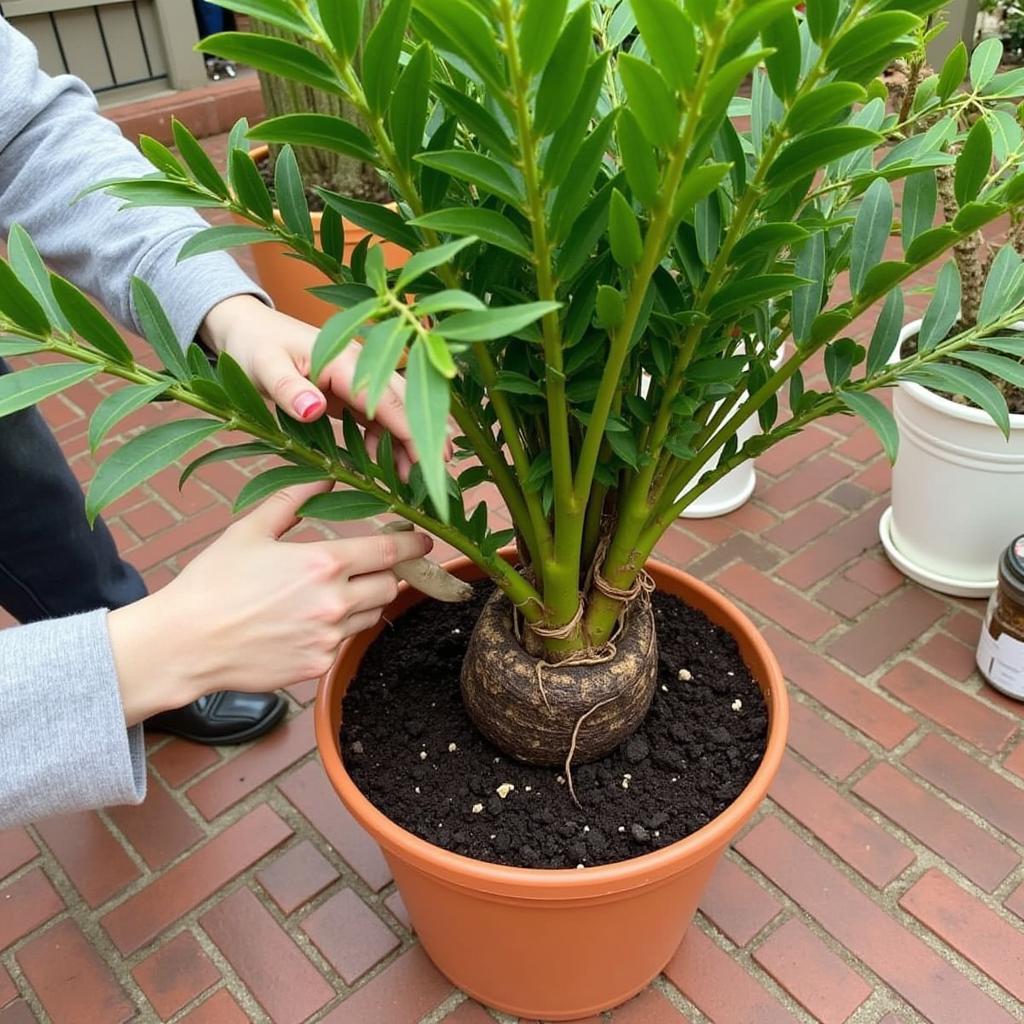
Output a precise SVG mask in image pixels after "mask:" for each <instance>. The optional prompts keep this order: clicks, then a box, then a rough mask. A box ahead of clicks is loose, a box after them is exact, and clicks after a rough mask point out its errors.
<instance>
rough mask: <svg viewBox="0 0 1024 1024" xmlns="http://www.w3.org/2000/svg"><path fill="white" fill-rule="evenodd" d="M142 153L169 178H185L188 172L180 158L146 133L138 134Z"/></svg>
mask: <svg viewBox="0 0 1024 1024" xmlns="http://www.w3.org/2000/svg"><path fill="white" fill-rule="evenodd" d="M139 149H140V150H142V155H143V156H144V157H145V158H146V159H147V160H148V161H149V162H150V163H151V164H152V165H153V166H154V167H155V168H156V169H157V170H158V171H163V172H164V174H166V175H168V177H171V178H187V177H188V172H187V171H186V170H185V167H184V165H183V164H182V163H181V161H180V160H178V158H177V157H176V156H175V155H174V154H173V153H172V152H171V151H170V150H169V149H168V148H167V147H166V146H165V145H164V144H163V143H162V142H157V140H156V139H154V138H151V137H150V136H148V135H140V136H139Z"/></svg>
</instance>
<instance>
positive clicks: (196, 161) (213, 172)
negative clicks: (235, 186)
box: [171, 117, 228, 199]
mask: <svg viewBox="0 0 1024 1024" xmlns="http://www.w3.org/2000/svg"><path fill="white" fill-rule="evenodd" d="M171 132H172V133H173V135H174V144H175V145H176V146H177V147H178V152H179V153H180V154H181V156H182V159H183V160H184V161H185V163H187V164H188V168H189V170H190V171H191V172H192V176H193V177H194V178H195V180H196V181H197V182H199V184H200V185H202V186H203V188H206V189H209V191H211V192H212V193H213V194H214V195H215V196H218V197H220V198H221V199H227V197H228V187H227V185H225V184H224V179H223V178H222V177H221V176H220V172H219V171H218V170H217V168H216V167H214V166H213V161H212V160H211V159H210V158H209V157H208V156H207V155H206V150H205V149H203V147H202V146H200V145H199V143H198V142H196V139H195V136H194V135H193V134H192V133H191V132H190V131H189V130H188V129H187V128H186V127H185V126H184V125H183V124H182V123H181V122H180V121H179V120H178V119H177V118H176V117H172V118H171Z"/></svg>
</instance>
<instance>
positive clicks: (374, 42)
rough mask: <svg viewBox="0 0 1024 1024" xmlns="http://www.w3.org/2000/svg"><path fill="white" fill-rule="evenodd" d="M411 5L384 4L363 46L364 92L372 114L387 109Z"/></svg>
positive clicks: (404, 0) (404, 1)
mask: <svg viewBox="0 0 1024 1024" xmlns="http://www.w3.org/2000/svg"><path fill="white" fill-rule="evenodd" d="M411 6H412V5H411V2H410V0H389V2H388V3H386V4H384V7H383V10H382V11H381V13H380V17H379V18H378V19H377V23H376V24H375V25H374V26H373V28H372V30H371V31H370V34H369V36H368V37H367V39H366V44H365V45H364V47H363V60H362V85H363V92H364V93H365V94H366V100H367V103H368V104H369V106H370V110H371V111H373V113H374V114H383V113H384V111H386V110H387V109H388V102H389V100H390V99H391V90H392V88H393V87H394V84H395V78H396V76H397V74H398V58H399V55H400V54H401V52H402V38H403V36H404V35H405V27H406V25H407V24H408V23H409V10H410V8H411Z"/></svg>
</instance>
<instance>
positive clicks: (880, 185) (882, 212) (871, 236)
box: [850, 178, 893, 295]
mask: <svg viewBox="0 0 1024 1024" xmlns="http://www.w3.org/2000/svg"><path fill="white" fill-rule="evenodd" d="M892 211H893V201H892V188H891V187H890V185H889V182H887V181H886V180H885V179H884V178H878V179H877V180H876V181H874V182H872V184H871V187H870V188H869V189H868V190H867V192H865V193H864V199H863V201H862V203H861V207H860V210H858V212H857V219H856V220H855V221H854V224H853V238H852V241H851V244H850V286H851V288H852V289H853V293H854V295H856V294H858V293H859V292H860V290H861V288H862V287H863V286H864V279H865V278H866V277H867V274H868V271H869V270H870V269H871V268H872V267H874V266H875V265H876V264H878V263H879V262H880V261H881V259H882V256H883V254H884V253H885V243H886V242H887V241H888V239H889V233H890V231H892Z"/></svg>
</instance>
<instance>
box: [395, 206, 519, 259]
mask: <svg viewBox="0 0 1024 1024" xmlns="http://www.w3.org/2000/svg"><path fill="white" fill-rule="evenodd" d="M409 223H410V224H414V225H416V226H417V227H421V228H431V229H433V230H434V231H441V232H443V233H445V234H449V235H475V236H476V237H477V238H479V239H480V240H481V241H483V242H486V243H487V244H488V245H494V246H497V247H498V248H499V249H506V250H508V251H509V252H513V253H515V254H516V255H517V256H523V257H529V255H530V253H531V249H530V246H529V243H528V242H527V241H526V238H525V237H524V235H523V233H522V232H521V231H520V230H519V228H517V227H516V226H515V224H513V223H512V221H510V220H509V219H508V217H506V216H505V215H504V214H501V213H498V212H497V210H486V209H482V208H479V207H469V206H460V207H451V208H449V209H446V210H435V211H434V212H433V213H427V214H424V215H423V216H422V217H417V218H416V219H415V220H411V221H409Z"/></svg>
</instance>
